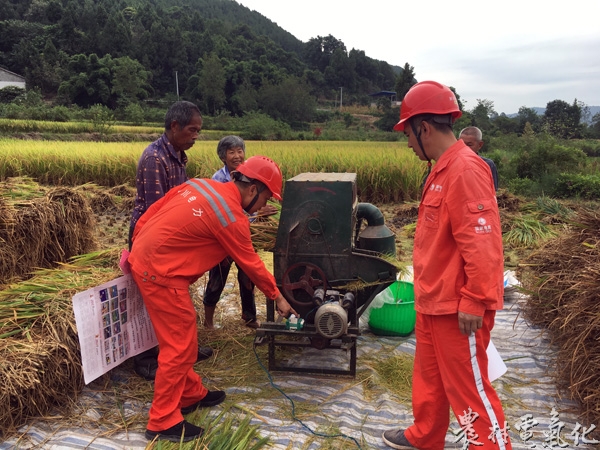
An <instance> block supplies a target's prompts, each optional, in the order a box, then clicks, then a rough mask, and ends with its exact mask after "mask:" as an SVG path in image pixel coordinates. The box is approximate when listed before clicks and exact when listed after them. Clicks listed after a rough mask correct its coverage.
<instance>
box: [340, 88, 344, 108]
mask: <svg viewBox="0 0 600 450" xmlns="http://www.w3.org/2000/svg"><path fill="white" fill-rule="evenodd" d="M342 89H344V88H342V87H340V111H341V110H342V93H343V91H342Z"/></svg>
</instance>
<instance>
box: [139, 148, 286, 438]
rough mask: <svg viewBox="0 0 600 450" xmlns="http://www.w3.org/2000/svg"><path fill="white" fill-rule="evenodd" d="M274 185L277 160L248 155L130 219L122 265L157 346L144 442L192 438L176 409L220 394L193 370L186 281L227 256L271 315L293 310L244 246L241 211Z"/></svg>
mask: <svg viewBox="0 0 600 450" xmlns="http://www.w3.org/2000/svg"><path fill="white" fill-rule="evenodd" d="M281 188H282V175H281V170H280V169H279V167H278V166H277V164H275V163H274V162H273V161H271V160H270V159H269V158H266V157H264V156H253V157H251V158H249V159H248V160H247V161H246V162H245V163H244V164H242V165H240V166H239V167H238V168H237V171H236V172H234V173H233V180H232V181H231V182H228V183H220V182H218V181H214V180H210V179H198V178H194V179H191V180H188V181H187V182H185V183H183V184H181V185H179V186H178V187H175V188H173V189H171V190H170V191H169V192H168V193H167V194H166V195H165V196H164V197H163V198H162V199H160V200H158V201H157V202H156V203H154V204H153V205H152V206H151V207H150V208H149V209H148V211H146V213H145V214H144V215H143V216H142V217H141V218H140V219H139V221H138V222H137V225H136V227H135V232H134V236H133V246H132V249H131V255H130V256H129V263H130V264H131V273H132V275H133V278H134V280H135V282H136V284H137V286H138V287H139V289H140V293H141V295H142V298H143V299H144V304H145V305H146V309H147V310H148V314H149V316H150V320H151V321H152V324H153V326H154V331H155V333H156V337H157V339H158V345H159V348H160V352H159V356H158V370H157V372H156V379H155V384H154V398H153V400H152V406H151V408H150V412H149V420H148V425H147V430H146V437H147V438H148V439H155V438H159V439H166V440H171V441H174V442H179V441H180V439H181V438H182V436H183V439H184V441H189V440H192V439H196V438H199V437H200V436H201V435H202V433H203V430H202V428H200V427H198V426H196V425H193V424H191V423H189V422H187V421H185V420H184V419H183V414H186V413H189V412H192V411H193V410H195V409H197V408H200V407H205V406H214V405H217V404H219V403H221V402H222V401H223V400H224V399H225V392H223V391H208V390H207V389H206V388H205V387H204V386H203V384H202V379H201V378H200V376H199V375H198V374H197V373H196V372H194V363H195V362H196V357H197V355H196V353H197V347H198V333H197V326H196V311H195V308H194V305H193V303H192V300H191V298H190V294H189V291H188V288H189V286H190V284H192V283H194V282H195V281H196V280H197V279H198V278H199V277H200V276H201V275H202V274H204V273H205V272H206V271H208V270H209V269H210V268H211V267H214V266H215V265H216V264H218V263H219V262H220V261H222V260H223V259H224V258H225V257H226V256H228V255H229V256H231V257H232V258H233V260H234V261H235V262H236V264H237V265H238V267H240V268H242V270H243V271H244V272H245V273H246V274H247V275H248V276H249V277H250V279H251V280H252V281H253V282H254V284H256V286H257V287H258V288H259V289H260V290H261V291H262V292H263V293H264V294H265V296H266V297H267V298H268V299H270V300H273V301H274V302H275V303H276V307H277V311H278V312H279V314H281V315H284V316H287V315H289V314H290V313H295V311H294V310H293V309H292V308H291V307H290V305H289V304H288V302H287V301H286V300H285V298H284V297H283V296H282V295H281V293H280V292H279V290H278V289H277V286H276V283H275V279H274V278H273V275H271V273H270V272H269V271H268V270H267V269H266V268H265V265H264V264H263V262H262V261H261V259H260V257H259V256H258V255H257V254H256V252H255V251H254V249H253V247H252V241H251V237H250V224H249V222H248V216H247V214H246V213H248V214H252V213H254V212H255V211H257V210H258V209H260V208H262V207H263V206H265V204H266V202H267V200H268V199H269V198H271V197H275V198H276V199H277V200H281Z"/></svg>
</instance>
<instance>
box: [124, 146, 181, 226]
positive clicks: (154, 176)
mask: <svg viewBox="0 0 600 450" xmlns="http://www.w3.org/2000/svg"><path fill="white" fill-rule="evenodd" d="M180 153H181V159H179V156H178V152H177V151H175V149H174V148H173V146H172V145H171V143H170V142H169V140H168V139H167V135H166V134H163V135H162V136H161V137H160V138H159V139H158V140H156V141H154V142H153V143H152V144H150V145H149V146H148V147H146V149H145V150H144V152H143V153H142V156H141V157H140V160H139V162H138V166H137V175H136V179H135V185H136V188H137V194H136V196H135V205H134V207H133V214H132V215H131V224H130V230H131V231H133V229H134V227H135V224H136V223H137V221H138V219H139V218H140V217H141V216H142V214H144V213H145V212H146V210H147V209H148V208H149V207H150V205H152V204H153V203H154V202H155V201H157V200H158V199H160V198H162V197H164V195H165V194H166V193H167V192H168V191H169V190H170V189H171V188H173V187H175V186H179V185H180V184H182V183H185V182H186V181H187V180H188V176H187V174H186V172H185V165H186V163H187V160H188V159H187V155H186V154H185V152H184V151H182V152H180Z"/></svg>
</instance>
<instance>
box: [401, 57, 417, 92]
mask: <svg viewBox="0 0 600 450" xmlns="http://www.w3.org/2000/svg"><path fill="white" fill-rule="evenodd" d="M415 84H417V79H416V78H415V68H414V67H413V66H411V65H410V64H408V63H406V64H404V68H403V69H402V73H401V74H400V75H399V76H398V78H397V79H396V100H398V101H402V100H404V96H405V95H406V93H407V92H408V91H409V89H410V88H411V87H413V86H414V85H415Z"/></svg>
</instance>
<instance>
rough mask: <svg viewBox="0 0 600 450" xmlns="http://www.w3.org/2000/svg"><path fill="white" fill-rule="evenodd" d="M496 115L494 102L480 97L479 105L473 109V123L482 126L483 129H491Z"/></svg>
mask: <svg viewBox="0 0 600 450" xmlns="http://www.w3.org/2000/svg"><path fill="white" fill-rule="evenodd" d="M496 116H497V114H496V111H494V102H493V101H491V100H488V99H483V100H482V99H480V98H478V99H477V106H475V108H473V110H472V111H471V118H472V119H471V120H472V125H474V126H476V127H478V128H480V129H481V131H490V130H491V129H492V118H495V117H496Z"/></svg>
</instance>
